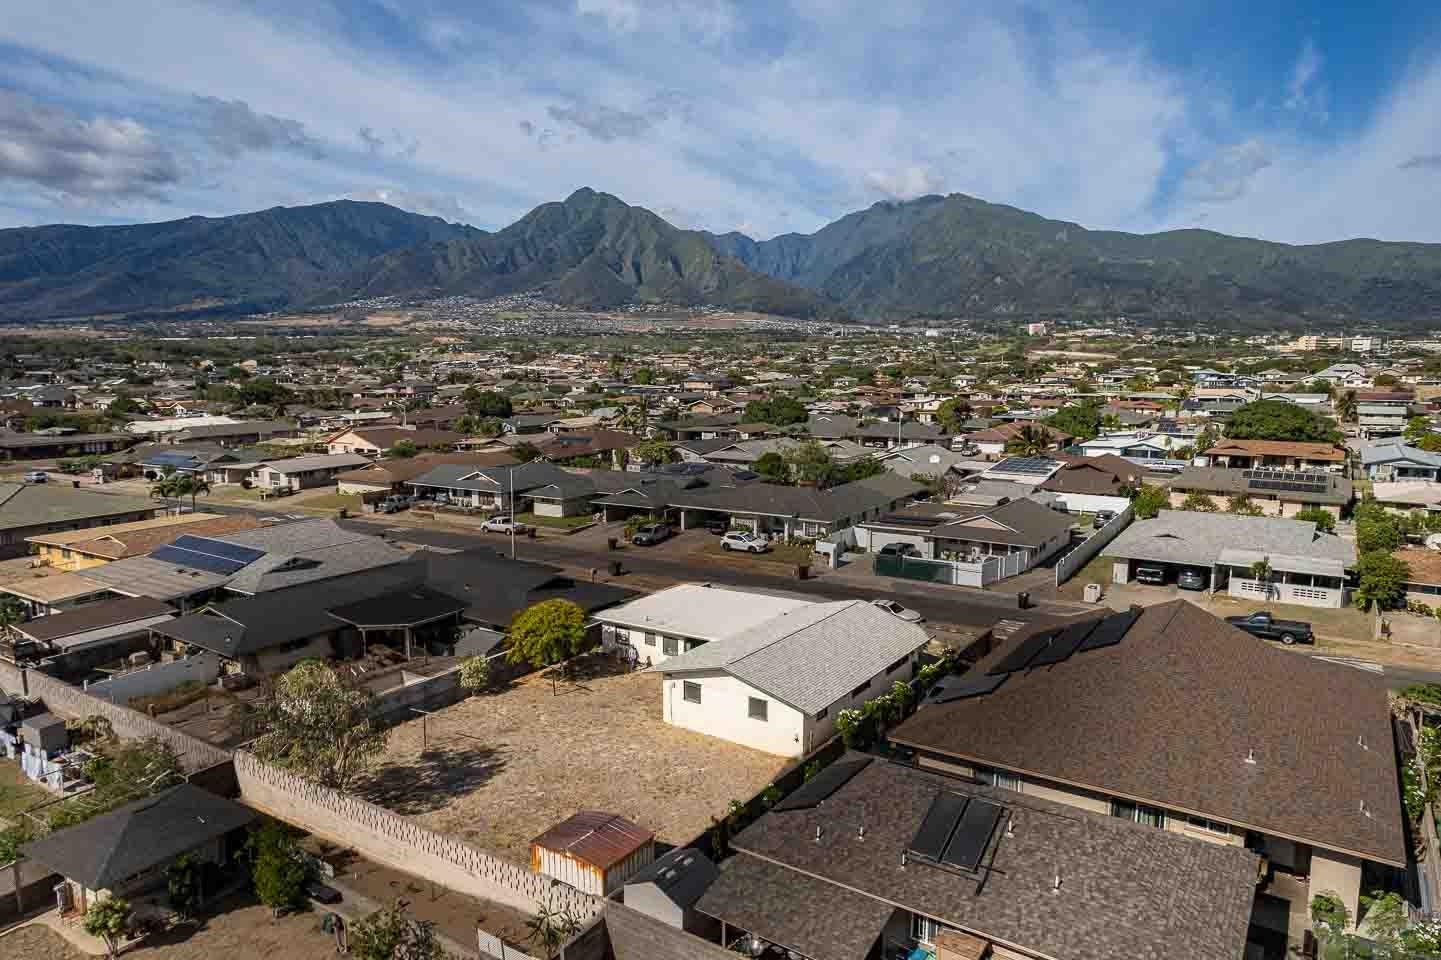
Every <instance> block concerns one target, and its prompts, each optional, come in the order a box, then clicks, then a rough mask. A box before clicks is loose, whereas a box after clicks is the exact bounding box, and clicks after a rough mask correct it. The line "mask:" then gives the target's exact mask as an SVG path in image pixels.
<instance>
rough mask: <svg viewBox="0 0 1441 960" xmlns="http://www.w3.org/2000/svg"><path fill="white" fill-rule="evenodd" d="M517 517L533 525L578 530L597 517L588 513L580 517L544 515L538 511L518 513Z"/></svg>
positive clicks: (553, 528) (521, 521) (520, 521)
mask: <svg viewBox="0 0 1441 960" xmlns="http://www.w3.org/2000/svg"><path fill="white" fill-rule="evenodd" d="M515 519H516V521H517V522H519V523H524V524H527V525H529V526H532V527H549V528H551V529H552V530H576V529H578V528H580V527H588V526H590V525H591V524H592V523H594V522H595V517H594V516H592V515H591V514H588V513H587V514H583V515H582V516H579V517H543V516H541V515H540V514H537V513H518V514H516V515H515Z"/></svg>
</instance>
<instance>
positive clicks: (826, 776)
mask: <svg viewBox="0 0 1441 960" xmlns="http://www.w3.org/2000/svg"><path fill="white" fill-rule="evenodd" d="M872 759H874V758H872V757H842V758H841V759H839V760H837V761H836V762H835V763H832V764H831V765H830V766H829V767H826V768H825V769H824V770H822V771H821V772H820V773H818V774H816V775H815V776H814V777H811V778H810V779H809V780H807V781H806V782H805V783H803V784H801V785H800V787H799V788H798V789H796V790H795V791H794V792H792V793H791V795H790V796H788V797H786V798H785V799H784V800H782V801H781V802H780V803H778V804H776V805H775V808H774V809H776V810H804V809H806V808H807V807H814V806H815V805H816V804H818V803H820V802H821V801H822V800H824V799H826V798H827V797H829V796H830V795H831V794H833V793H835V792H836V791H837V790H839V789H840V788H841V787H843V786H845V785H846V784H847V783H849V782H850V780H851V778H852V777H854V776H855V775H856V774H858V773H860V772H861V771H862V770H864V769H865V768H866V767H867V766H868V765H869V764H870V762H871V760H872Z"/></svg>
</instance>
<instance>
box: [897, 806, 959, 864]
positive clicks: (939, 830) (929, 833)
mask: <svg viewBox="0 0 1441 960" xmlns="http://www.w3.org/2000/svg"><path fill="white" fill-rule="evenodd" d="M970 799H971V798H970V797H966V796H962V795H961V794H959V793H949V792H943V793H938V794H936V799H934V800H932V801H931V808H930V809H929V810H927V811H926V816H925V818H924V819H923V820H921V826H920V828H919V829H918V830H916V835H915V837H914V838H913V839H912V840H911V852H912V853H915V854H916V855H918V856H922V857H925V858H926V859H927V860H936V861H939V860H940V859H941V854H942V853H943V852H944V851H945V849H946V847H947V846H948V845H949V844H950V842H951V835H952V834H953V833H955V831H956V824H957V822H959V820H960V819H961V813H962V811H964V810H965V809H966V804H967V802H968V801H969V800H970Z"/></svg>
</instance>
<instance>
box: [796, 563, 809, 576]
mask: <svg viewBox="0 0 1441 960" xmlns="http://www.w3.org/2000/svg"><path fill="white" fill-rule="evenodd" d="M810 575H811V565H810V564H809V563H798V564H796V579H797V580H807V579H809V578H810Z"/></svg>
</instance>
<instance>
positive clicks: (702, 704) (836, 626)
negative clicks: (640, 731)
mask: <svg viewBox="0 0 1441 960" xmlns="http://www.w3.org/2000/svg"><path fill="white" fill-rule="evenodd" d="M929 639H930V638H929V637H928V636H927V635H926V632H925V630H923V629H921V628H920V627H918V626H916V625H915V624H913V623H906V622H904V621H901V620H898V619H897V618H896V617H894V616H892V615H891V614H889V613H887V612H886V611H884V610H882V609H880V608H879V607H876V606H874V605H872V604H870V603H867V602H865V601H864V600H842V601H839V602H836V603H815V604H810V605H809V606H805V607H799V608H797V609H794V610H791V611H788V612H786V613H781V614H779V615H778V616H774V617H772V618H770V619H769V620H765V621H763V622H761V623H759V624H756V625H755V626H752V627H750V628H748V629H745V630H742V631H741V632H739V633H736V634H733V635H731V636H729V637H727V638H725V639H723V640H717V641H714V642H711V643H706V644H704V645H702V646H699V647H695V648H693V649H692V650H690V651H689V652H687V653H682V654H680V655H678V656H675V657H672V658H670V659H669V660H666V661H665V662H664V663H663V664H661V665H660V666H659V667H657V668H656V669H658V670H659V672H660V673H661V675H662V677H663V679H664V693H663V703H662V707H661V709H662V715H663V716H664V718H665V721H666V722H667V723H670V724H674V725H675V726H678V727H684V728H686V729H688V730H695V731H697V732H699V733H704V734H707V735H709V736H713V737H719V738H721V739H725V740H730V741H732V742H734V743H739V744H742V745H744V746H748V747H753V748H755V749H757V750H763V751H765V752H767V753H774V754H779V755H781V756H787V757H799V756H804V755H806V754H808V753H809V752H810V751H811V750H813V749H814V748H815V747H817V746H819V745H820V744H821V743H823V742H825V741H826V740H827V739H829V737H830V736H831V734H832V733H834V731H835V721H836V716H837V714H839V713H840V711H841V710H843V709H846V708H848V707H859V706H860V705H861V704H862V703H864V702H865V701H866V700H869V699H872V698H873V697H876V696H878V695H880V694H882V693H885V692H886V691H888V690H889V689H890V688H891V685H892V684H893V683H894V682H895V681H897V680H904V681H909V680H910V679H911V678H912V676H913V675H914V673H915V670H916V666H917V658H918V657H919V655H920V651H921V650H922V649H923V648H924V647H925V646H926V644H927V643H928V642H929Z"/></svg>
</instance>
